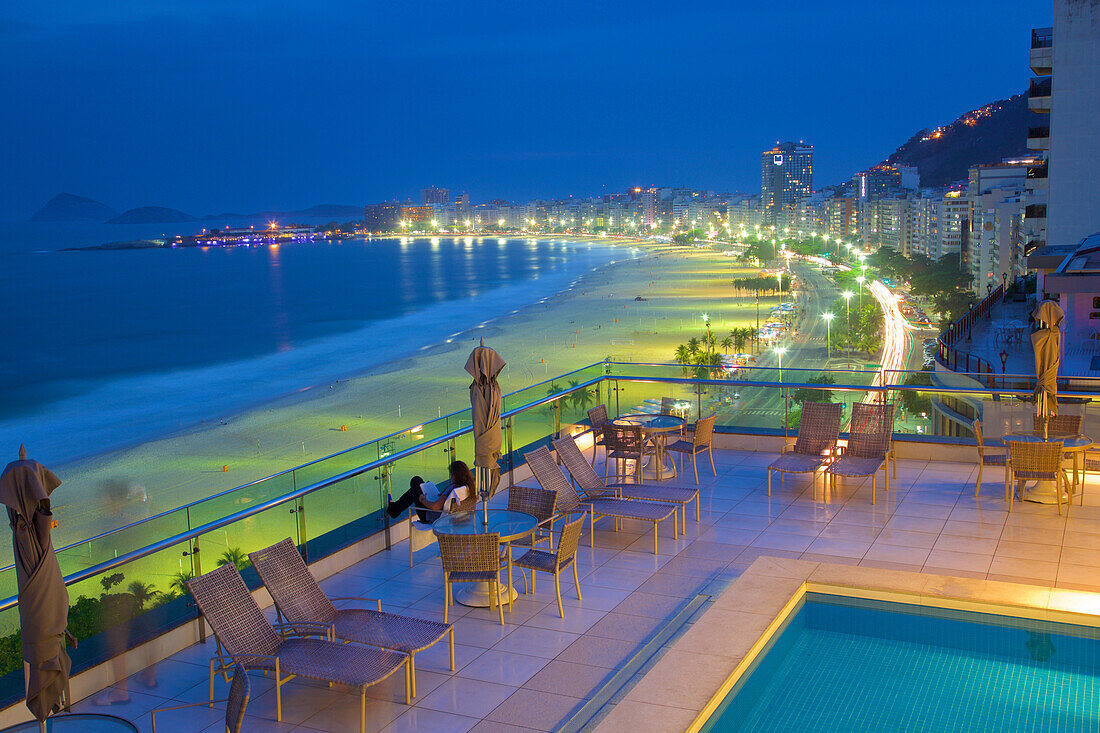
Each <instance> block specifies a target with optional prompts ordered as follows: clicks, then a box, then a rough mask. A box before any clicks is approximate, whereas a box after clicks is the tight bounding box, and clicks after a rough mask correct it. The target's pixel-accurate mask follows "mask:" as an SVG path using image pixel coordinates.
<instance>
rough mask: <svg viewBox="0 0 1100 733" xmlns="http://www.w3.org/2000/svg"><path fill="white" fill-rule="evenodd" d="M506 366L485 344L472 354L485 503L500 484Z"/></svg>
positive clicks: (477, 456) (477, 460) (477, 459)
mask: <svg viewBox="0 0 1100 733" xmlns="http://www.w3.org/2000/svg"><path fill="white" fill-rule="evenodd" d="M504 366H505V362H504V359H502V358H500V354H498V353H497V352H495V351H493V350H492V349H490V348H489V347H488V346H486V345H485V342H484V341H482V342H481V345H480V346H478V347H477V348H475V349H474V350H473V351H471V352H470V358H469V359H467V360H466V371H467V372H469V374H470V376H471V377H473V378H474V381H473V382H472V383H471V384H470V409H471V412H472V413H473V421H474V468H475V469H476V471H477V476H476V478H477V484H478V485H477V489H478V493H480V494H481V498H482V500H483V501H485V502H488V501H489V497H491V496H492V495H493V492H494V491H496V488H497V484H498V483H500V463H499V461H500V456H501V453H500V447H501V443H502V438H501V431H500V384H498V383H497V375H498V374H500V370H501V369H503V368H504ZM487 511H488V508H487V507H486V512H487ZM487 519H488V515H486V520H487Z"/></svg>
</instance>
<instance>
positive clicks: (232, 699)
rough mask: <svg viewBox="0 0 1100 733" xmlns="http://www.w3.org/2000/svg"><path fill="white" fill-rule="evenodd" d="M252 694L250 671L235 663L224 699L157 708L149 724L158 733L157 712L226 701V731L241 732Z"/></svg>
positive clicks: (150, 715)
mask: <svg viewBox="0 0 1100 733" xmlns="http://www.w3.org/2000/svg"><path fill="white" fill-rule="evenodd" d="M211 696H213V695H211ZM251 696H252V681H251V680H249V679H248V672H246V671H245V669H244V667H242V666H241V665H239V664H234V665H233V681H232V682H231V683H230V684H229V697H227V698H226V699H224V700H203V701H202V702H191V703H187V704H186V705H173V706H171V707H167V708H157V709H156V710H151V711H149V724H150V726H151V727H152V729H153V733H157V713H166V712H168V711H170V710H183V709H184V708H194V707H198V706H199V705H209V706H210V707H214V703H223V702H224V703H225V730H226V733H241V727H242V726H243V725H244V711H245V709H246V708H247V707H248V699H249V698H250V697H251Z"/></svg>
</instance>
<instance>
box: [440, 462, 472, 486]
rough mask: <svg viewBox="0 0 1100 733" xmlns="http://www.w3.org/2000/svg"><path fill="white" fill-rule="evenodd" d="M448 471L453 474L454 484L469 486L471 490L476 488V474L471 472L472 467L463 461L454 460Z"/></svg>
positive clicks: (452, 483)
mask: <svg viewBox="0 0 1100 733" xmlns="http://www.w3.org/2000/svg"><path fill="white" fill-rule="evenodd" d="M447 473H449V474H450V476H451V485H452V486H469V487H470V490H471V491H473V489H474V474H473V473H471V472H470V467H469V466H467V465H466V464H465V463H464V462H463V461H454V462H453V463H451V465H450V466H448V467H447Z"/></svg>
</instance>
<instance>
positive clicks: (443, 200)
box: [420, 186, 451, 206]
mask: <svg viewBox="0 0 1100 733" xmlns="http://www.w3.org/2000/svg"><path fill="white" fill-rule="evenodd" d="M420 200H421V202H422V203H423V204H424V205H425V206H431V205H432V204H449V203H450V202H451V190H450V189H449V188H436V187H435V186H428V187H427V188H425V189H423V190H421V192H420Z"/></svg>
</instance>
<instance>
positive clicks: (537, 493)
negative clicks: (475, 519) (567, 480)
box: [508, 461, 591, 550]
mask: <svg viewBox="0 0 1100 733" xmlns="http://www.w3.org/2000/svg"><path fill="white" fill-rule="evenodd" d="M586 463H587V461H586ZM589 468H591V466H589ZM557 500H558V495H557V494H555V493H554V492H553V491H547V490H546V489H540V488H536V487H531V486H510V487H509V488H508V509H510V510H511V511H514V512H523V513H525V514H530V515H531V516H533V517H534V518H535V519H537V520H538V524H537V525H536V526H535V531H534V533H533V534H531V535H530V536H528V537H521V538H519V539H518V540H514V541H512V542H511V544H512V545H513V546H514V547H534V546H536V545H538V544H540V543H543V542H546V543H548V544H549V547H550V549H551V550H553V549H554V513H555V509H554V507H555V505H556V504H557Z"/></svg>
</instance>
